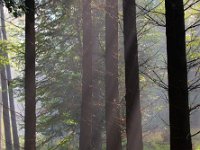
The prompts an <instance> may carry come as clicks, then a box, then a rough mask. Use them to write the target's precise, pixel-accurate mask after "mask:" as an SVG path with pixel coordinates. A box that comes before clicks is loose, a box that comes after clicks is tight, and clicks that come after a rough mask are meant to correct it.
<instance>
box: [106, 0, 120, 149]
mask: <svg viewBox="0 0 200 150" xmlns="http://www.w3.org/2000/svg"><path fill="white" fill-rule="evenodd" d="M105 57H106V58H105V65H106V72H105V97H106V149H107V150H121V149H122V145H121V129H120V113H119V91H118V1H117V0H107V1H106V55H105Z"/></svg>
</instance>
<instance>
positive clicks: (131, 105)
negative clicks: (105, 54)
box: [123, 0, 143, 150]
mask: <svg viewBox="0 0 200 150" xmlns="http://www.w3.org/2000/svg"><path fill="white" fill-rule="evenodd" d="M123 13H124V46H125V54H124V55H125V84H126V96H125V99H126V134H127V149H128V150H142V149H143V143H142V125H141V112H140V91H139V65H138V48H137V46H138V44H137V30H136V5H135V0H124V1H123Z"/></svg>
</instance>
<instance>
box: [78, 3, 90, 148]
mask: <svg viewBox="0 0 200 150" xmlns="http://www.w3.org/2000/svg"><path fill="white" fill-rule="evenodd" d="M82 5H83V14H82V15H83V16H82V17H83V52H82V104H81V122H80V146H79V149H80V150H87V149H92V147H91V146H92V143H91V140H92V137H91V136H92V133H91V132H92V109H93V108H92V88H93V87H92V48H93V45H92V44H93V40H92V29H91V27H92V16H91V0H83V2H82Z"/></svg>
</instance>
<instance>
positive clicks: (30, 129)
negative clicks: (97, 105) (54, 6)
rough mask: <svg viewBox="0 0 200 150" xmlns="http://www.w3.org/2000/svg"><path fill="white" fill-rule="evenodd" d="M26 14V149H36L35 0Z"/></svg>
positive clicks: (29, 1) (27, 3)
mask: <svg viewBox="0 0 200 150" xmlns="http://www.w3.org/2000/svg"><path fill="white" fill-rule="evenodd" d="M25 5H26V8H27V10H26V14H25V15H26V16H25V145H24V146H25V150H35V149H36V99H35V97H36V85H35V57H36V52H35V1H34V0H26V1H25Z"/></svg>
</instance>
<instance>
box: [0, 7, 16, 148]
mask: <svg viewBox="0 0 200 150" xmlns="http://www.w3.org/2000/svg"><path fill="white" fill-rule="evenodd" d="M5 27H6V26H5V16H4V10H3V7H1V29H2V34H3V40H7V36H6V29H5ZM6 58H7V59H8V54H7V53H6ZM6 75H7V82H8V89H9V102H10V110H11V111H10V112H11V123H12V131H13V132H12V133H13V141H14V148H15V150H19V137H18V132H17V123H16V115H15V104H14V98H13V89H12V87H11V82H12V76H11V68H10V65H9V64H8V65H6Z"/></svg>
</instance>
